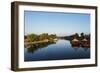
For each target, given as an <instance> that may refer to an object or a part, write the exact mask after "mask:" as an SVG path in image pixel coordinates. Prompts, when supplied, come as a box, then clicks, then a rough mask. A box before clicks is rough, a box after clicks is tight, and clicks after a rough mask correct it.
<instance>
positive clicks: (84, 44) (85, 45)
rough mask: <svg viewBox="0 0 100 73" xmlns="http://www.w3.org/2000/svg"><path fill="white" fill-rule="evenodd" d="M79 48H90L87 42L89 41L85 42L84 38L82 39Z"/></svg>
mask: <svg viewBox="0 0 100 73" xmlns="http://www.w3.org/2000/svg"><path fill="white" fill-rule="evenodd" d="M81 46H82V47H84V48H89V47H90V42H89V40H87V39H86V38H84V39H83V40H82V41H81Z"/></svg>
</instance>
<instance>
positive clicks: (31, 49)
mask: <svg viewBox="0 0 100 73" xmlns="http://www.w3.org/2000/svg"><path fill="white" fill-rule="evenodd" d="M53 43H54V42H48V43H39V44H32V45H30V47H29V48H27V52H28V53H34V52H35V51H36V50H38V49H41V48H44V47H47V46H48V45H50V44H53Z"/></svg>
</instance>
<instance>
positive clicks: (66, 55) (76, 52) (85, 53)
mask: <svg viewBox="0 0 100 73" xmlns="http://www.w3.org/2000/svg"><path fill="white" fill-rule="evenodd" d="M87 58H90V48H82V47H77V48H73V47H71V44H70V41H68V40H64V39H59V40H58V41H57V42H56V43H52V44H45V45H41V46H39V47H31V48H24V61H44V60H64V59H66V60H67V59H87Z"/></svg>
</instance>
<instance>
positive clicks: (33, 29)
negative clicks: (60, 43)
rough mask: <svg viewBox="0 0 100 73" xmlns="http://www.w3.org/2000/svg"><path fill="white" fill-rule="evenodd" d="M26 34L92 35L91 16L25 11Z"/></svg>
mask: <svg viewBox="0 0 100 73" xmlns="http://www.w3.org/2000/svg"><path fill="white" fill-rule="evenodd" d="M24 19H25V20H24V24H25V34H31V33H35V34H41V33H48V34H57V35H58V36H64V35H71V34H74V33H79V34H80V33H82V32H84V33H90V14H83V13H81V14H80V13H61V12H37V11H24Z"/></svg>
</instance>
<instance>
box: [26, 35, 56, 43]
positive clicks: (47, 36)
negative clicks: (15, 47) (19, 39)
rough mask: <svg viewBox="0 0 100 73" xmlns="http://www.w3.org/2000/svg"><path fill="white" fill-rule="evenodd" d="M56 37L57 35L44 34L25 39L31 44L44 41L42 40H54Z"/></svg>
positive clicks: (28, 36)
mask: <svg viewBox="0 0 100 73" xmlns="http://www.w3.org/2000/svg"><path fill="white" fill-rule="evenodd" d="M26 37H27V38H26ZM56 37H57V36H56V34H51V35H48V33H42V34H40V35H36V34H29V35H26V36H25V39H27V40H29V42H35V41H42V40H46V39H48V40H53V39H55V38H56Z"/></svg>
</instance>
